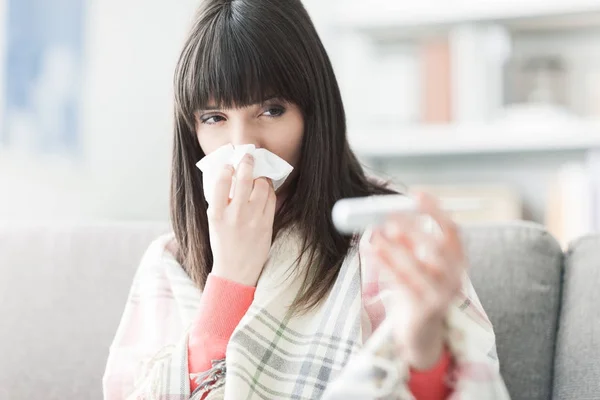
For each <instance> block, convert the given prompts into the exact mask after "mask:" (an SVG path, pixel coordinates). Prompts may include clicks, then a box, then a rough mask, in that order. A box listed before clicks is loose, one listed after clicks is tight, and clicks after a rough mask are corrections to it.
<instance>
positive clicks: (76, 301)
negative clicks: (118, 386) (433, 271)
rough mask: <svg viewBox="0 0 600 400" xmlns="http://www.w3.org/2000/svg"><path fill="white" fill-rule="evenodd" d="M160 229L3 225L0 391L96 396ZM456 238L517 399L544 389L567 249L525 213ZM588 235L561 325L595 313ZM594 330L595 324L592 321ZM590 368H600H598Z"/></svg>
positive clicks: (567, 379) (573, 381) (574, 341)
mask: <svg viewBox="0 0 600 400" xmlns="http://www.w3.org/2000/svg"><path fill="white" fill-rule="evenodd" d="M168 229H169V228H168V226H167V225H166V224H134V225H101V226H59V227H56V226H55V227H14V226H2V225H0V297H1V298H0V316H1V318H2V323H1V327H0V354H1V355H2V356H1V357H0V399H21V398H37V397H39V396H40V393H43V397H44V399H46V400H58V399H61V400H62V399H90V400H94V399H101V398H102V394H101V378H102V374H103V372H104V367H105V362H106V357H107V355H108V346H109V344H110V342H111V341H112V339H113V336H114V334H115V331H116V328H117V325H118V323H119V319H120V317H121V313H122V311H123V307H124V305H125V300H126V298H127V294H128V291H129V287H130V285H131V282H132V279H133V275H134V273H135V269H136V267H137V265H138V263H139V261H140V258H141V256H142V254H143V252H144V250H145V249H146V247H147V246H148V245H149V244H150V242H151V241H152V240H153V239H155V238H156V237H158V236H159V235H160V234H162V233H165V232H167V231H168ZM464 238H465V243H466V247H467V249H468V254H469V256H470V260H471V265H472V268H471V271H470V274H471V276H472V279H473V283H474V286H475V288H476V290H477V291H478V294H479V297H480V298H481V301H482V303H483V305H484V307H485V308H486V311H487V313H488V315H489V316H490V319H491V320H492V322H493V324H494V327H495V331H496V337H497V344H498V354H499V357H500V360H501V371H502V373H503V376H504V378H505V381H506V383H507V386H508V389H509V391H510V393H511V395H512V396H513V399H517V400H518V399H527V400H537V399H544V400H546V399H549V398H550V396H551V388H552V370H553V354H554V345H555V337H556V329H557V317H558V308H559V300H560V282H561V271H562V260H563V255H562V253H561V250H560V248H559V246H558V244H557V243H556V241H555V240H554V239H553V238H552V237H551V236H550V235H549V234H547V233H546V232H545V231H544V230H543V229H542V228H540V227H538V226H537V225H534V224H527V223H515V224H507V225H494V226H481V227H469V228H466V229H464ZM586 243H587V242H581V244H580V245H579V246H580V247H576V249H575V252H574V253H573V254H570V256H569V266H571V265H572V264H577V266H576V267H575V268H572V272H571V275H569V274H570V272H569V269H570V268H567V278H568V279H567V289H568V290H570V291H571V292H570V293H569V294H567V296H566V297H565V300H566V306H565V312H563V319H562V324H563V325H562V326H566V325H570V324H578V323H581V322H582V321H581V320H582V319H586V318H587V316H590V317H591V316H596V317H597V316H598V308H594V309H592V308H593V306H594V305H593V304H592V303H591V301H594V299H596V300H598V294H597V293H596V292H595V291H594V290H593V289H594V286H593V285H594V283H598V282H600V277H598V268H595V270H594V271H595V273H596V275H594V276H590V275H586V274H588V272H586V271H588V270H590V268H592V266H590V267H589V268H588V267H586V266H585V265H584V266H581V264H582V263H583V264H585V262H586V261H585V260H588V259H591V257H590V256H582V257H581V259H579V258H578V256H577V252H578V251H579V249H581V251H582V252H583V251H585V252H586V254H588V253H590V252H592V251H593V249H594V248H597V247H598V246H597V244H594V243H597V242H594V243H590V244H589V245H588V244H586ZM595 265H596V266H597V264H595ZM575 272H580V274H576V273H575ZM587 277H590V278H591V279H593V281H592V280H591V279H590V280H586V279H587ZM582 285H583V286H582ZM580 287H582V288H584V289H585V290H583V291H581V290H580ZM573 288H575V289H573ZM583 296H586V298H589V299H590V303H589V304H588V306H589V310H588V313H587V314H585V316H582V315H579V314H578V308H575V307H573V304H575V303H576V302H578V304H579V302H580V299H581V297H583ZM596 304H597V302H596ZM599 320H600V318H597V319H596V321H599ZM583 322H587V321H583ZM593 328H594V327H591V328H590V329H593ZM595 329H597V330H596V332H600V327H598V325H595ZM592 333H594V331H593V330H584V331H583V332H577V328H576V329H574V330H573V332H572V331H566V330H563V331H561V335H560V337H559V342H560V343H561V345H559V351H558V357H559V358H558V363H557V373H558V377H557V380H556V383H557V384H558V383H560V384H561V385H562V386H563V387H564V389H561V388H559V389H558V390H557V393H563V392H564V391H566V390H570V389H568V388H569V387H572V386H573V385H579V384H581V382H580V381H579V379H581V376H586V375H585V374H586V373H588V372H589V371H590V370H589V369H588V368H592V367H593V364H594V363H593V362H592V361H591V360H593V359H591V358H590V361H589V362H588V363H587V364H586V363H584V364H577V363H578V360H579V358H575V356H578V357H585V355H586V354H588V353H589V354H593V357H595V359H600V354H598V346H596V347H593V348H592V347H590V346H580V345H578V343H579V341H578V340H579V337H580V336H581V335H584V336H586V337H587V338H588V339H590V338H592V336H591V335H592ZM591 344H593V341H592V342H591ZM570 348H574V349H575V353H572V354H571V353H569V351H570V350H568V349H570ZM571 371H573V373H571ZM586 371H588V372H586ZM593 371H595V373H596V375H598V373H599V372H598V369H597V368H596V369H595V370H593ZM578 374H584V375H578ZM578 376H579V378H578ZM599 381H600V380H599V379H596V380H595V382H594V384H595V385H596V386H595V387H597V385H598V382H599ZM586 390H587V391H586ZM589 390H590V389H589V388H587V389H586V388H580V393H594V394H597V393H598V392H597V391H596V392H590V391H589ZM564 393H566V392H564ZM590 396H591V395H590ZM590 396H588V397H587V398H591V397H590ZM559 398H560V399H566V398H577V397H568V396H567V395H565V396H564V397H559ZM579 398H586V397H584V396H582V397H579Z"/></svg>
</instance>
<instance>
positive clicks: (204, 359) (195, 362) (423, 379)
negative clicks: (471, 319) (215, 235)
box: [188, 274, 451, 400]
mask: <svg viewBox="0 0 600 400" xmlns="http://www.w3.org/2000/svg"><path fill="white" fill-rule="evenodd" d="M255 290H256V288H254V287H252V286H245V285H242V284H239V283H236V282H233V281H230V280H227V279H223V278H220V277H218V276H215V275H213V274H210V275H209V276H208V279H207V281H206V286H205V288H204V293H203V295H202V302H201V304H200V309H199V310H198V314H197V316H196V319H195V323H194V327H193V328H192V331H191V333H190V338H189V345H188V364H189V365H188V366H189V371H190V373H191V374H196V373H201V372H205V371H208V370H209V369H210V368H211V367H212V364H211V361H212V360H219V359H223V358H225V349H226V347H227V343H228V342H229V338H230V337H231V335H232V334H233V330H234V329H235V327H236V326H237V325H238V324H239V322H240V321H241V319H242V317H243V316H244V314H246V311H248V308H249V307H250V305H251V304H252V300H253V299H254V292H255ZM450 363H451V357H450V354H449V352H448V351H447V350H446V351H444V353H443V355H442V357H441V359H440V361H439V362H438V363H437V365H436V366H435V367H434V368H432V369H431V370H429V371H414V370H411V374H410V380H409V383H408V386H409V388H410V390H411V391H412V393H413V395H414V396H415V398H417V399H419V400H421V399H427V400H443V399H446V398H447V397H448V396H449V395H450V389H449V388H448V386H447V385H446V383H445V381H444V376H445V375H446V372H447V371H448V369H449V368H450ZM190 387H191V390H192V392H193V391H194V390H196V388H197V387H198V385H197V384H196V382H194V381H193V380H191V381H190Z"/></svg>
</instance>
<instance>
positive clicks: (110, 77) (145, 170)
mask: <svg viewBox="0 0 600 400" xmlns="http://www.w3.org/2000/svg"><path fill="white" fill-rule="evenodd" d="M5 1H6V0H0V21H2V16H3V15H4V13H2V9H3V5H4V4H5ZM305 4H306V7H307V9H308V10H309V12H310V13H311V15H313V17H314V21H315V23H316V25H317V26H318V29H319V31H320V32H321V33H322V34H323V35H324V38H326V37H327V21H329V18H330V16H331V13H330V7H331V4H329V3H327V2H322V1H320V0H308V1H305ZM197 5H198V0H177V1H164V0H128V1H120V0H89V6H88V8H87V11H86V15H87V37H86V50H85V51H86V65H85V70H84V77H85V85H84V88H83V104H82V110H81V111H82V116H83V122H82V133H81V134H82V139H83V142H82V148H81V154H80V155H79V157H77V158H75V159H71V158H65V157H50V156H45V157H36V158H32V157H31V155H30V154H16V153H15V152H10V153H8V152H6V151H2V150H0V220H5V221H6V220H40V219H42V220H56V219H60V220H65V219H69V220H81V219H88V220H89V219H94V220H110V219H119V220H165V219H167V218H168V203H169V173H170V157H171V152H170V147H171V137H172V136H171V135H172V76H173V70H174V67H175V63H176V60H177V57H178V53H179V50H180V47H181V46H182V44H183V40H184V37H185V34H186V32H187V29H188V27H189V24H190V22H191V20H192V18H193V15H194V12H195V9H196V7H197ZM0 23H1V22H0ZM0 32H2V30H1V29H0ZM325 41H326V40H325ZM1 44H2V37H1V36H0V46H1ZM1 50H2V49H1V47H0V54H2V52H1ZM1 65H2V63H0V66H1ZM0 73H2V71H1V70H0ZM0 89H1V88H0ZM0 93H2V91H1V90H0ZM0 101H1V99H0ZM0 109H1V107H0ZM0 117H1V116H0Z"/></svg>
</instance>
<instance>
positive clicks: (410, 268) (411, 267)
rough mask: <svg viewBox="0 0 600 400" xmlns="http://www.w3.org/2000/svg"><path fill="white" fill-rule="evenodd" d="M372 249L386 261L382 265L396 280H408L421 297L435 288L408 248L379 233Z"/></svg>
mask: <svg viewBox="0 0 600 400" xmlns="http://www.w3.org/2000/svg"><path fill="white" fill-rule="evenodd" d="M373 250H374V251H375V254H377V255H378V256H379V257H380V258H381V259H383V260H385V261H386V262H385V263H384V265H385V266H386V267H387V269H388V270H389V271H390V272H391V273H392V274H393V275H394V276H395V278H396V280H397V281H399V282H403V281H404V282H409V283H410V286H412V287H413V289H414V290H415V291H416V292H417V295H418V296H419V297H420V298H422V299H424V298H425V297H429V296H430V292H431V291H432V290H434V289H435V285H434V282H431V281H430V279H429V278H428V276H427V274H426V272H425V271H424V270H423V268H422V267H421V266H420V265H419V262H418V260H417V259H416V258H415V257H414V256H412V254H411V251H410V250H409V249H408V248H406V247H404V246H402V245H398V244H397V243H394V242H391V241H389V240H388V239H387V238H385V236H383V235H381V234H379V235H376V237H375V238H374V242H373Z"/></svg>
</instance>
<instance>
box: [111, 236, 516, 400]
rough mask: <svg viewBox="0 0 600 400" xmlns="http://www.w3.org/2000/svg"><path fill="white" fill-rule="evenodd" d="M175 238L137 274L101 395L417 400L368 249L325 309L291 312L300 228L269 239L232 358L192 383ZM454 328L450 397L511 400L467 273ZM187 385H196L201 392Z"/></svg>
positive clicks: (190, 300)
mask: <svg viewBox="0 0 600 400" xmlns="http://www.w3.org/2000/svg"><path fill="white" fill-rule="evenodd" d="M171 239H172V235H167V236H164V237H161V238H159V239H158V240H156V241H155V242H154V243H153V244H152V245H151V246H150V248H149V249H148V250H147V252H146V254H145V255H144V257H143V259H142V261H141V265H140V267H139V268H138V271H137V273H136V276H135V279H134V282H133V286H132V288H131V292H130V295H129V299H128V302H127V305H126V307H125V311H124V314H123V317H122V320H121V323H120V326H119V328H118V331H117V334H116V337H115V339H114V342H113V344H112V346H111V348H110V354H109V358H108V363H107V367H106V372H105V375H104V379H103V387H104V398H105V399H109V400H120V399H160V400H176V399H177V400H183V399H194V400H195V399H200V398H202V396H204V395H205V394H206V393H207V392H208V397H207V399H297V400H312V399H321V398H323V399H328V400H337V399H345V400H346V399H412V398H413V397H412V395H411V393H410V391H409V390H408V388H407V380H408V378H409V368H408V366H407V365H406V363H404V362H403V360H402V357H401V355H400V354H398V353H397V347H395V346H393V342H392V338H391V326H392V318H391V316H392V315H393V313H391V311H392V310H393V304H394V296H391V295H390V296H386V295H385V294H386V291H387V290H388V289H387V286H386V278H385V277H384V276H381V275H378V274H374V273H373V271H374V270H375V269H374V268H369V266H368V265H367V264H366V263H365V262H364V260H361V256H360V251H354V252H353V253H352V254H350V255H349V256H348V257H347V259H346V261H345V263H344V264H343V266H342V269H341V271H340V274H339V277H338V279H337V281H336V283H335V285H334V287H333V288H332V289H331V291H330V292H329V294H328V295H327V297H326V298H325V299H324V301H323V302H322V303H321V304H320V306H319V307H318V308H316V309H314V310H312V311H311V312H309V313H307V314H303V315H300V316H298V315H291V314H290V313H289V306H290V304H291V303H292V301H293V300H294V298H295V296H296V294H297V292H298V290H299V289H300V284H301V279H300V278H301V277H300V273H301V272H300V271H301V270H302V268H292V266H293V265H294V262H295V260H296V258H297V255H298V254H299V253H298V252H299V248H298V243H299V240H298V237H296V235H295V234H294V233H293V232H288V233H287V234H286V235H283V236H281V237H280V238H279V239H278V240H277V241H276V242H275V243H274V244H273V246H272V249H271V253H270V256H269V259H268V262H267V264H266V265H265V268H264V271H263V273H262V275H261V277H260V280H259V282H258V285H257V289H256V294H255V299H254V302H253V304H252V306H251V307H250V309H249V310H248V312H247V313H246V315H245V316H244V318H243V319H242V320H241V322H240V323H239V325H238V326H237V328H236V329H235V331H234V333H233V336H232V337H231V340H230V342H229V344H228V346H227V350H226V358H225V359H224V360H215V361H214V363H213V368H212V369H211V370H210V371H207V372H206V373H204V374H200V375H198V376H190V374H189V371H188V361H187V336H188V331H189V329H190V326H191V321H192V320H193V318H194V316H195V312H196V310H197V308H198V305H199V303H200V299H201V292H200V290H199V289H198V288H197V287H196V286H195V285H194V283H193V282H192V281H191V280H190V279H189V277H188V276H187V274H186V273H185V272H184V270H183V269H182V267H181V266H180V265H179V264H178V263H177V261H176V260H175V259H174V258H173V257H172V255H171V254H170V253H169V252H167V251H166V250H165V245H166V244H167V243H168V242H169V241H170V240H171ZM364 242H365V240H364V238H363V240H362V241H361V245H360V246H363V245H364ZM360 246H358V247H359V248H360ZM447 326H448V334H447V343H448V347H449V348H450V350H451V352H452V354H453V358H454V366H453V368H452V370H451V371H450V373H449V374H448V376H447V379H448V384H449V385H451V386H452V387H453V395H452V397H451V399H455V400H456V399H477V400H485V399H498V400H500V399H508V398H509V395H508V392H507V390H506V388H505V386H504V382H503V380H502V378H501V376H500V373H499V364H498V359H497V356H496V350H495V337H494V332H493V329H492V326H491V324H490V321H489V320H488V318H487V316H486V314H485V312H484V311H483V308H482V307H481V303H480V302H479V299H478V298H477V295H476V294H475V291H474V290H473V287H472V285H471V283H470V281H469V280H468V278H467V277H465V280H464V288H463V291H462V295H461V297H460V298H458V299H457V300H456V303H455V304H454V305H453V308H452V309H451V311H450V313H449V315H448V319H447ZM190 378H193V379H196V380H197V381H198V382H199V383H200V387H199V388H198V389H197V390H196V391H195V392H194V393H191V392H190V384H189V381H190Z"/></svg>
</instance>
